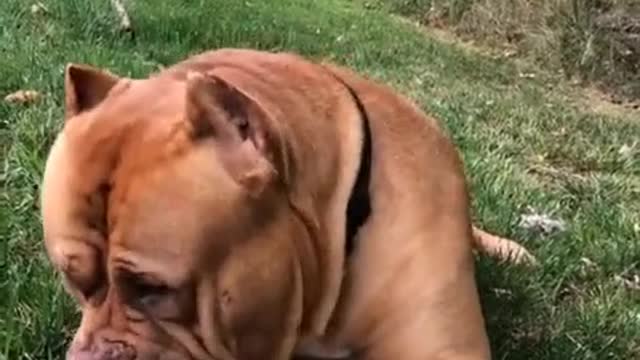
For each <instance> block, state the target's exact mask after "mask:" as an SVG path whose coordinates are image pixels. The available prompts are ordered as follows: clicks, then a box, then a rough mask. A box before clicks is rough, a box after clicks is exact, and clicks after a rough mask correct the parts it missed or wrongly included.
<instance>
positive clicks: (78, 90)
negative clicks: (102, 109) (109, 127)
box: [64, 64, 120, 121]
mask: <svg viewBox="0 0 640 360" xmlns="http://www.w3.org/2000/svg"><path fill="white" fill-rule="evenodd" d="M64 73H65V74H64V92H65V98H64V105H65V116H64V118H65V121H68V120H69V119H70V118H72V117H74V116H76V115H78V114H80V113H81V112H83V111H87V110H90V109H91V108H93V107H95V106H96V105H98V104H99V103H100V102H102V100H104V99H105V98H106V97H107V94H109V91H111V89H112V88H113V86H114V85H115V84H116V83H118V81H119V80H120V78H119V77H118V76H116V75H113V74H111V73H109V72H107V71H104V70H100V69H96V68H94V67H91V66H88V65H81V64H67V66H66V67H65V72H64Z"/></svg>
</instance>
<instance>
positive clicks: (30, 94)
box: [4, 90, 41, 104]
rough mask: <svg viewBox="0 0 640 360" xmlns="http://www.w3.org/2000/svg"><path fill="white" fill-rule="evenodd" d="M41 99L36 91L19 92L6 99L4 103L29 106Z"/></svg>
mask: <svg viewBox="0 0 640 360" xmlns="http://www.w3.org/2000/svg"><path fill="white" fill-rule="evenodd" d="M40 97H41V95H40V93H39V92H37V91H35V90H18V91H16V92H14V93H11V94H9V95H7V96H5V97H4V101H6V102H8V103H13V104H28V103H32V102H35V101H37V100H38V99H39V98H40Z"/></svg>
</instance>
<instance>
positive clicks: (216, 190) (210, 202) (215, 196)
mask: <svg viewBox="0 0 640 360" xmlns="http://www.w3.org/2000/svg"><path fill="white" fill-rule="evenodd" d="M124 156H125V157H126V156H128V155H127V154H124ZM132 156H134V157H135V156H136V155H135V154H133V155H132ZM244 209H246V204H243V194H242V191H241V189H240V187H239V186H238V185H237V184H236V183H235V182H234V181H233V180H232V179H231V178H230V176H229V175H228V174H226V172H225V171H224V170H223V169H222V167H221V166H220V165H219V164H217V160H216V154H215V153H214V151H213V149H212V148H211V147H208V146H206V145H205V144H200V145H194V147H193V148H192V149H189V150H185V151H184V152H181V153H177V154H173V155H172V156H170V157H169V158H166V159H164V160H159V163H155V164H149V166H148V167H146V168H137V169H135V170H131V171H125V172H123V173H121V174H119V176H117V177H116V178H115V181H114V184H113V188H112V191H111V194H110V198H109V205H108V215H107V216H108V218H109V232H110V235H109V248H110V253H111V254H110V256H112V257H115V258H116V260H122V261H124V262H127V263H134V264H136V265H137V266H141V267H145V270H149V271H154V270H156V269H149V267H154V266H157V267H161V269H157V270H159V271H165V270H166V269H175V270H176V271H178V270H186V268H188V267H189V266H190V265H194V264H190V263H193V262H196V261H198V259H197V258H198V257H199V256H202V255H204V254H221V253H223V252H224V251H225V249H226V248H227V247H228V244H227V241H230V239H232V238H233V237H234V236H235V235H237V234H234V232H237V229H238V228H239V222H240V219H241V217H242V212H243V211H244ZM185 263H186V264H185Z"/></svg>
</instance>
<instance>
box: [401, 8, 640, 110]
mask: <svg viewBox="0 0 640 360" xmlns="http://www.w3.org/2000/svg"><path fill="white" fill-rule="evenodd" d="M395 18H396V19H398V20H399V21H401V22H403V23H407V24H410V25H412V26H414V27H416V28H417V29H419V30H420V31H423V32H425V33H426V34H427V35H428V36H429V37H431V38H433V39H434V40H436V41H439V42H442V43H444V44H447V45H451V46H456V47H458V48H461V49H464V50H465V51H469V52H472V53H475V54H479V55H482V56H488V57H491V58H494V59H500V58H503V59H510V60H511V61H513V62H514V64H515V65H516V66H517V67H519V68H528V69H531V68H536V67H535V66H534V65H533V64H532V63H531V62H529V61H527V60H525V59H522V58H521V57H519V54H518V52H517V50H516V49H515V47H501V48H491V47H488V46H483V45H480V44H478V43H476V42H474V41H473V40H470V39H465V38H462V37H461V36H459V35H457V34H455V33H454V32H452V31H449V30H447V29H446V26H444V25H441V26H437V27H432V26H426V25H424V24H423V23H421V22H419V21H415V20H411V19H408V18H406V17H403V16H395ZM538 71H539V72H542V70H538ZM545 74H547V75H549V76H548V77H549V78H554V79H558V78H559V77H558V76H553V75H552V74H550V73H548V72H546V73H545ZM520 77H521V78H523V79H527V78H534V77H535V74H534V73H531V72H526V73H522V74H521V76H520ZM545 77H546V76H545ZM554 81H555V80H554ZM557 81H561V80H557ZM562 82H563V83H564V85H567V89H570V90H571V93H570V94H565V95H568V97H569V98H570V99H571V100H572V102H574V103H575V105H577V106H578V107H579V108H581V109H589V111H591V112H593V113H596V114H602V115H608V116H614V117H622V116H629V115H633V116H635V115H636V114H637V115H638V116H640V100H636V101H629V100H624V99H623V98H621V97H620V96H617V95H615V94H613V93H609V92H605V91H603V90H602V89H601V88H598V87H597V86H595V85H583V84H582V83H580V82H577V81H562Z"/></svg>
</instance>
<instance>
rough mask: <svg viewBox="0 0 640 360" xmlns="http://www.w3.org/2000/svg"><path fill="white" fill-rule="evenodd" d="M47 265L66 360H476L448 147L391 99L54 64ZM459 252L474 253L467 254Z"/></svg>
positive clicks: (282, 71) (267, 72)
mask: <svg viewBox="0 0 640 360" xmlns="http://www.w3.org/2000/svg"><path fill="white" fill-rule="evenodd" d="M65 92H66V98H65V106H66V116H65V117H66V120H65V127H64V129H63V131H62V132H61V133H60V134H59V136H58V138H57V140H56V142H55V144H54V146H53V147H52V149H51V152H50V155H49V158H48V161H47V166H46V170H45V176H44V182H43V193H42V209H43V210H42V211H43V226H44V234H45V243H46V248H47V252H48V254H49V256H50V258H51V260H52V262H53V264H54V265H55V267H56V268H57V269H58V270H59V271H60V272H61V273H62V275H63V278H64V282H65V284H66V287H67V289H68V291H69V292H70V293H71V294H73V295H74V296H75V297H76V299H77V301H78V302H79V304H80V305H81V308H82V323H81V325H80V328H79V329H78V331H77V333H76V336H75V338H74V340H73V343H72V345H71V347H70V350H69V352H68V355H67V358H68V359H73V360H81V359H82V360H89V359H93V360H133V359H138V360H147V359H157V360H169V359H176V360H178V359H203V360H204V359H219V360H220V359H237V360H248V359H267V360H269V359H289V358H290V357H291V356H293V355H294V354H298V355H314V354H315V355H321V356H325V357H339V356H349V355H353V356H357V357H358V358H361V359H367V360H373V359H403V360H411V359H489V358H490V350H489V346H488V341H487V336H486V333H485V324H484V320H483V315H482V312H481V307H480V303H479V300H478V294H477V290H476V284H475V280H474V265H473V257H472V248H473V246H474V244H475V245H476V248H478V249H480V250H485V251H488V252H490V253H493V254H496V255H497V256H501V257H505V256H506V255H510V254H512V253H514V254H515V260H520V259H527V258H529V257H530V255H529V254H528V253H527V252H526V251H525V250H524V249H523V248H521V247H519V246H518V245H517V244H515V243H513V242H510V241H509V240H506V239H501V238H497V237H494V236H493V235H490V234H487V233H484V232H482V231H481V230H479V229H476V228H474V227H472V225H471V221H470V218H469V203H468V199H467V189H466V184H465V177H464V175H463V168H462V165H461V163H460V160H459V158H458V155H457V153H456V150H455V149H454V147H453V146H452V144H451V142H450V141H449V140H448V139H447V137H445V136H444V135H443V133H442V132H441V130H439V129H438V126H437V124H436V122H435V121H434V120H432V119H430V118H428V117H426V116H425V115H424V114H423V113H422V112H421V111H420V110H419V109H418V108H417V107H416V106H414V105H412V104H411V103H410V102H409V101H408V100H406V99H404V98H403V97H401V96H399V95H397V94H396V93H395V92H394V91H393V90H392V89H390V88H388V87H385V86H382V85H378V84H376V83H374V82H372V81H369V80H366V79H364V78H362V77H360V76H358V75H356V74H353V73H351V72H349V71H347V70H345V69H341V68H339V67H336V66H332V65H328V64H325V65H322V64H316V63H312V62H310V61H307V60H304V59H302V58H301V57H299V56H296V55H293V54H274V53H266V52H259V51H252V50H240V49H236V50H234V49H224V50H217V51H213V52H208V53H205V54H201V55H198V56H194V57H191V58H189V59H187V60H185V61H184V62H181V63H179V64H177V65H175V66H173V67H171V68H169V69H166V70H164V71H162V72H161V73H159V74H156V75H154V76H152V77H150V78H148V79H144V80H134V79H128V78H119V77H117V76H115V75H113V74H110V73H108V72H104V71H99V70H97V69H93V68H90V67H87V66H80V65H69V66H68V67H67V69H66V78H65ZM474 240H475V241H474Z"/></svg>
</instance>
